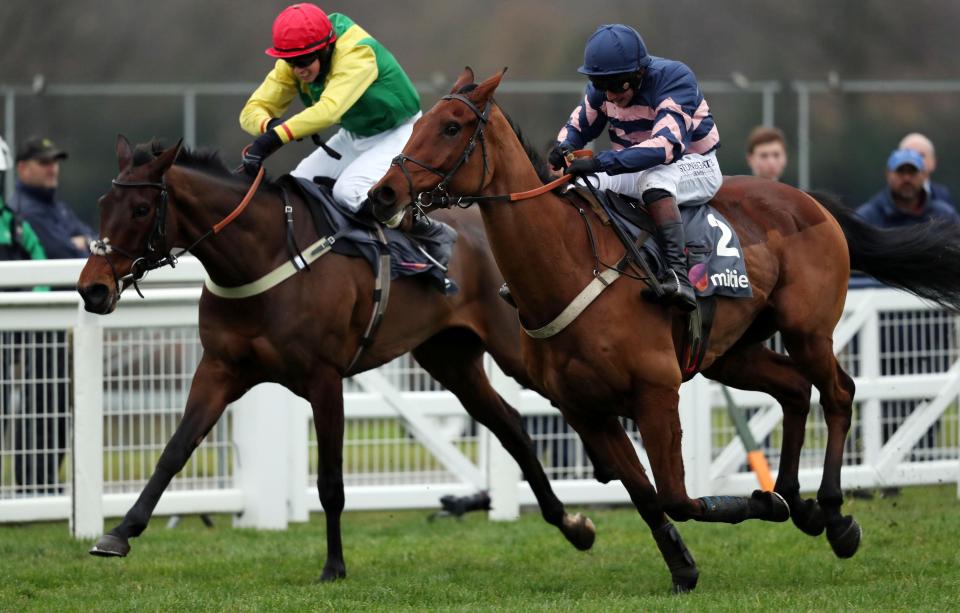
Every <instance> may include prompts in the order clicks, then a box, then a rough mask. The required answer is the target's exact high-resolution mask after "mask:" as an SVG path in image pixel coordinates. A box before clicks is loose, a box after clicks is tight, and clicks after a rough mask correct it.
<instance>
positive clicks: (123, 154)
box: [117, 134, 133, 172]
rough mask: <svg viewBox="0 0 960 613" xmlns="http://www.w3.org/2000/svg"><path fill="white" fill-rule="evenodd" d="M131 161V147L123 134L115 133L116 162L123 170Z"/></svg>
mask: <svg viewBox="0 0 960 613" xmlns="http://www.w3.org/2000/svg"><path fill="white" fill-rule="evenodd" d="M131 162H133V147H131V146H130V141H128V140H127V137H126V136H124V135H123V134H117V164H118V165H119V166H120V171H121V172H123V170H124V169H126V168H127V167H128V166H130V163H131Z"/></svg>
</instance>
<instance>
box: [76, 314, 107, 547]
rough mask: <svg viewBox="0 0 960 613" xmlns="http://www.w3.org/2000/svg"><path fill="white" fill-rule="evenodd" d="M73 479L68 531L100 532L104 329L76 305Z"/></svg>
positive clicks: (95, 534) (89, 534) (84, 534)
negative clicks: (77, 308)
mask: <svg viewBox="0 0 960 613" xmlns="http://www.w3.org/2000/svg"><path fill="white" fill-rule="evenodd" d="M72 381H73V444H72V446H71V447H72V453H73V461H72V463H71V464H72V467H73V478H72V482H73V483H72V490H73V491H72V493H73V497H72V503H73V504H72V508H71V512H70V534H71V535H73V537H74V538H78V539H89V538H97V537H98V536H100V534H101V533H102V532H103V328H101V327H100V323H99V321H98V320H97V316H96V315H92V314H90V313H87V312H86V311H85V310H84V309H83V306H82V305H81V306H80V308H79V312H78V315H77V321H76V325H75V326H74V328H73V378H72Z"/></svg>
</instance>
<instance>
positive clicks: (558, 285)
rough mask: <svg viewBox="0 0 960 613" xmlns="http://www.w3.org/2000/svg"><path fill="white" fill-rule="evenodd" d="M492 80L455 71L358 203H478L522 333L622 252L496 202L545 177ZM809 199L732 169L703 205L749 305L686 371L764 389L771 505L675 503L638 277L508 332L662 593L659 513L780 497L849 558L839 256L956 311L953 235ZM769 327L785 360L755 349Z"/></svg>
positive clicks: (665, 383)
mask: <svg viewBox="0 0 960 613" xmlns="http://www.w3.org/2000/svg"><path fill="white" fill-rule="evenodd" d="M502 74H503V73H500V74H498V75H495V76H493V77H491V78H490V79H488V80H486V81H484V82H483V83H480V84H479V85H476V84H475V83H474V81H473V72H472V71H471V70H470V69H469V68H468V69H466V70H465V71H464V73H463V74H462V75H461V76H460V78H459V79H458V81H457V83H456V84H455V85H454V87H453V89H452V90H451V93H450V95H447V96H444V97H443V99H441V100H440V101H439V102H438V103H437V104H436V105H435V106H434V107H433V108H432V109H431V110H430V111H429V112H428V113H427V114H426V115H424V116H423V118H422V119H420V121H419V122H418V123H417V125H416V127H415V129H414V132H413V135H412V136H411V138H410V140H409V141H408V143H407V145H406V147H405V148H404V151H403V153H402V154H401V155H400V156H398V158H397V159H395V160H394V164H393V166H392V167H391V169H390V171H389V172H388V173H387V174H386V175H385V176H384V177H383V178H382V179H381V180H380V182H379V183H378V184H377V185H376V186H374V188H373V189H372V190H371V192H370V197H371V199H372V200H373V202H374V213H375V215H376V216H377V217H378V218H380V219H395V218H396V216H397V215H398V214H399V212H401V211H402V210H403V209H404V208H405V207H408V206H411V204H413V205H415V206H420V207H429V206H431V205H437V204H438V203H439V204H440V205H443V204H446V205H448V206H449V205H450V204H459V205H460V206H461V207H462V206H465V205H467V204H469V203H471V202H478V203H479V208H480V211H481V213H482V214H483V220H484V223H485V225H486V228H487V236H488V237H489V240H490V245H491V248H492V249H493V252H494V257H495V258H496V261H497V264H498V265H499V267H500V270H501V271H502V272H503V275H504V278H505V279H506V280H507V282H508V283H509V286H510V288H511V290H512V293H513V296H514V298H515V300H516V303H517V305H518V307H519V312H520V316H521V322H522V323H523V324H524V326H525V327H526V328H527V329H534V328H539V327H541V326H544V325H545V324H547V322H551V320H553V319H554V318H555V317H556V316H557V314H558V313H560V312H561V311H562V310H564V308H565V307H566V306H567V305H568V304H570V303H571V301H572V300H573V299H574V297H575V296H577V295H578V293H579V292H580V291H581V290H582V289H583V288H584V287H586V286H587V285H588V284H590V283H591V282H592V280H593V278H594V277H595V276H597V275H598V272H599V271H598V270H597V268H598V266H597V265H596V264H595V262H596V261H597V260H596V259H595V256H599V261H600V262H609V263H613V262H617V261H618V260H620V258H621V257H622V256H623V255H624V252H625V249H624V246H623V245H622V244H621V242H620V241H619V240H618V239H617V237H616V236H615V235H614V233H613V232H612V231H611V230H610V229H609V228H607V227H605V226H602V225H601V224H600V223H599V221H598V220H597V219H596V218H594V221H593V222H592V223H590V224H588V225H589V226H592V228H593V229H592V230H591V231H589V232H585V231H584V219H588V217H590V216H592V215H591V214H590V213H587V214H586V215H587V217H585V216H584V212H583V211H582V210H578V209H579V207H578V206H577V205H573V206H572V204H573V201H571V200H569V199H568V198H565V197H563V196H562V195H560V194H558V193H556V192H548V193H545V194H543V195H542V196H539V197H536V198H533V199H530V200H526V201H524V202H510V201H509V197H508V196H507V194H511V193H514V194H515V193H517V192H521V191H529V190H532V189H535V188H537V187H538V186H540V185H541V184H542V182H543V181H544V180H545V178H546V176H547V175H546V174H545V172H539V173H538V170H540V171H542V170H544V169H543V168H542V162H539V161H538V160H537V159H536V156H535V155H534V154H533V153H532V152H531V151H530V150H529V147H526V146H525V145H524V144H523V142H522V139H520V138H519V133H518V132H517V131H516V130H515V128H513V125H512V123H511V122H510V121H509V119H508V118H506V117H505V115H504V114H503V113H502V111H501V110H500V109H499V107H497V105H496V104H495V103H494V102H493V98H492V96H493V93H494V91H495V90H496V88H497V86H498V85H499V83H500V79H501V77H502ZM531 162H534V164H532V163H531ZM537 163H539V164H540V166H541V168H535V166H536V164H537ZM438 177H440V181H439V183H438ZM821 200H822V201H821V202H818V200H817V199H815V198H813V197H811V196H810V195H808V194H805V193H803V192H801V191H798V190H796V189H794V188H791V187H789V186H786V185H782V184H779V183H772V182H770V181H765V180H761V179H754V178H747V177H736V178H730V179H727V180H726V181H725V183H724V186H723V188H722V189H721V190H720V192H719V193H718V194H717V196H716V198H715V200H714V201H713V202H712V204H713V206H715V207H716V208H717V209H718V210H719V211H720V212H721V213H722V214H723V215H724V216H725V217H726V218H727V220H729V221H730V222H731V223H732V224H733V225H734V226H735V228H736V231H737V233H738V235H739V237H740V239H741V241H742V246H743V248H744V249H743V252H744V253H743V255H744V258H745V260H746V267H747V270H748V273H749V278H750V280H751V282H752V285H753V297H752V298H750V299H737V300H734V299H725V298H720V299H718V300H717V307H716V317H715V321H714V327H713V332H712V336H711V338H710V342H709V347H708V350H707V354H706V356H705V359H704V361H703V374H704V375H706V376H707V377H710V378H712V379H714V380H716V381H719V382H721V383H724V384H726V385H729V386H732V387H736V388H740V389H748V390H759V391H763V392H766V393H768V394H770V395H771V396H773V397H774V398H775V399H776V400H777V401H778V402H779V403H780V405H781V406H782V407H783V412H784V424H783V432H784V435H783V449H782V456H781V457H782V459H781V463H780V470H779V474H778V477H777V482H776V486H775V491H776V493H777V495H774V496H770V495H764V493H761V492H755V493H754V494H753V495H752V496H751V497H749V498H747V497H734V496H722V497H703V498H691V497H689V496H688V495H687V491H686V488H685V486H684V468H683V462H682V460H681V455H680V439H681V431H680V421H679V417H678V411H677V404H678V390H679V387H680V384H681V381H682V378H683V377H682V373H681V369H680V367H679V365H678V355H680V353H681V350H682V346H681V345H682V331H683V329H684V327H685V326H684V318H683V316H682V315H680V314H679V313H677V312H672V311H670V310H668V309H666V308H664V307H663V306H661V305H659V304H655V303H651V302H649V301H647V300H645V299H644V298H643V297H642V296H641V294H642V291H643V289H644V286H643V284H642V283H634V282H631V281H629V280H618V281H617V282H614V283H612V284H611V285H610V286H609V289H606V291H605V292H604V293H602V294H601V295H600V296H599V297H598V298H597V299H596V301H595V302H593V303H592V304H591V305H590V306H589V307H588V308H587V309H586V310H585V311H583V312H582V313H581V314H580V316H579V318H577V319H576V320H574V321H573V323H572V324H570V325H569V326H568V327H567V328H565V329H564V330H563V331H562V332H560V333H558V334H556V335H555V336H552V337H551V338H547V339H543V340H537V339H533V338H528V337H524V339H523V359H524V361H525V363H526V365H527V369H528V372H529V373H530V375H531V376H532V377H533V380H534V384H535V385H536V386H537V387H538V388H539V389H542V390H544V391H545V392H546V394H547V396H548V397H549V398H550V399H551V400H552V401H553V402H554V403H555V404H557V405H558V406H559V407H560V408H561V411H562V412H563V415H564V417H565V418H566V419H567V421H568V422H569V423H570V424H571V425H572V426H573V427H574V428H575V429H576V430H577V432H578V433H579V434H580V436H581V437H582V438H583V440H584V442H585V443H586V444H587V445H588V446H590V447H591V448H592V449H593V451H594V453H596V454H597V455H598V457H599V460H600V461H601V462H602V463H604V464H606V465H607V466H609V467H611V468H613V469H614V472H615V473H616V474H617V476H619V477H620V479H621V481H622V482H623V484H624V486H625V487H626V488H627V490H628V491H629V493H630V496H631V498H632V500H633V501H634V503H635V505H636V507H637V509H638V510H639V512H640V514H641V515H642V516H643V519H644V520H646V522H647V524H648V525H649V526H650V528H651V530H652V531H653V534H654V537H655V539H656V541H657V544H658V545H659V547H660V550H661V552H662V554H663V556H664V558H665V560H666V562H667V565H668V567H669V568H670V570H671V573H672V575H673V581H674V588H675V589H676V590H678V591H682V590H687V589H692V588H693V587H694V586H695V584H696V580H697V575H698V573H697V570H696V566H695V564H694V562H693V558H692V557H690V555H689V553H688V552H687V551H686V549H685V547H684V546H683V544H682V541H681V540H680V538H679V535H678V534H677V532H676V529H675V528H674V527H673V526H672V524H670V523H669V521H668V520H667V516H669V517H671V518H673V519H675V520H677V521H686V520H690V519H693V520H698V521H710V522H726V523H738V522H740V521H743V520H745V519H751V518H758V519H764V520H770V521H783V520H785V519H786V518H787V516H788V510H787V508H786V505H789V514H790V515H792V518H793V521H794V523H796V525H797V526H798V527H800V528H801V529H802V530H804V531H805V532H807V533H809V534H811V535H818V534H820V533H821V532H822V531H823V529H824V527H826V531H827V538H828V540H829V541H830V544H831V545H832V547H833V549H834V552H835V553H836V555H838V556H840V557H850V556H852V555H853V554H854V553H855V552H856V550H857V547H858V546H859V542H860V528H859V526H858V524H857V523H856V522H855V521H854V520H853V518H852V517H850V516H846V517H845V516H843V515H841V513H840V507H841V504H842V502H843V496H842V492H841V489H840V468H841V465H842V463H843V462H842V460H843V450H844V441H845V438H846V436H847V432H848V430H849V428H850V420H851V403H852V401H853V394H854V384H853V381H852V380H851V378H850V377H849V376H848V375H847V374H846V373H845V372H843V370H842V369H841V367H840V365H839V364H838V363H837V360H836V358H835V357H834V354H833V340H832V334H833V329H834V327H835V326H836V324H837V322H838V320H839V319H840V316H841V313H842V311H843V304H844V299H845V296H846V289H847V282H848V278H849V275H850V269H851V260H852V261H853V264H854V265H855V266H856V267H857V268H858V269H859V270H863V271H865V272H867V273H869V274H871V275H873V276H875V277H877V278H878V279H880V280H882V281H886V282H889V283H891V284H893V285H897V286H900V287H905V288H907V289H909V290H911V291H914V292H915V293H918V294H920V295H922V296H924V297H927V298H931V299H933V300H937V301H939V302H941V303H942V304H947V305H949V306H952V307H954V308H955V307H956V306H957V305H958V302H960V282H958V281H960V265H958V262H960V257H957V256H958V255H960V254H958V249H957V247H956V245H957V243H958V241H957V240H956V237H957V231H956V228H955V227H952V226H951V227H949V228H940V229H939V230H936V231H934V230H931V229H918V230H916V231H907V232H902V231H898V232H894V233H892V232H882V231H878V230H874V229H871V228H869V227H868V226H866V225H865V224H863V223H862V222H859V221H858V220H857V219H856V218H855V217H853V216H852V215H851V214H850V213H848V212H845V209H843V207H842V206H840V205H838V204H837V203H831V202H829V201H828V200H826V199H824V198H821ZM845 235H846V238H845ZM594 237H595V244H592V243H593V241H594ZM934 256H935V257H936V258H937V261H938V265H939V267H938V269H937V270H935V271H932V270H929V269H928V266H929V261H930V259H929V258H931V257H934ZM600 268H601V270H602V267H600ZM776 331H779V332H780V333H781V335H782V337H783V342H784V344H785V346H786V348H787V350H788V351H789V357H788V356H786V355H781V354H778V353H775V352H773V351H771V350H770V349H768V348H766V347H765V346H764V345H763V344H762V343H763V341H764V340H765V339H767V338H768V337H770V336H771V335H772V334H773V333H774V332H776ZM811 383H812V384H813V385H815V386H816V387H817V389H818V390H819V391H820V398H821V403H822V405H823V410H824V415H825V418H826V422H827V429H828V440H827V450H826V457H825V461H824V469H823V480H822V483H821V487H820V490H819V492H818V494H817V500H816V502H814V501H812V500H803V499H802V498H801V497H800V494H799V482H798V479H797V470H798V464H799V457H800V450H801V446H802V445H803V438H804V425H805V422H806V418H807V413H808V411H809V408H810V391H811ZM621 416H625V417H630V418H632V419H634V420H635V421H636V423H637V425H638V427H639V430H640V433H641V436H642V438H643V443H644V446H645V448H646V450H647V452H648V455H649V458H650V464H651V467H652V469H653V474H654V477H655V479H656V489H654V487H653V485H652V484H651V483H650V481H649V480H648V478H647V476H646V475H645V474H644V469H643V467H642V465H641V464H640V462H639V461H638V459H637V455H636V453H635V452H634V449H633V448H632V446H631V443H630V441H629V439H628V438H627V436H626V435H625V433H624V431H623V428H622V427H621V425H620V422H619V420H618V417H621ZM784 500H785V501H786V503H784Z"/></svg>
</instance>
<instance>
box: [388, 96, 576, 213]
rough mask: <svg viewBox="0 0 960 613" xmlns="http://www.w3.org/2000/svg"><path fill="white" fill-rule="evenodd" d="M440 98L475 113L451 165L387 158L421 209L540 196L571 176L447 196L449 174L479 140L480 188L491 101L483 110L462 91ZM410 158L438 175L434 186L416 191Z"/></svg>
mask: <svg viewBox="0 0 960 613" xmlns="http://www.w3.org/2000/svg"><path fill="white" fill-rule="evenodd" d="M441 100H459V101H460V102H462V103H464V104H466V105H467V108H469V109H470V110H471V111H473V114H474V115H476V117H477V127H476V128H474V130H473V134H472V135H471V136H470V140H469V141H467V146H466V147H465V148H464V150H463V153H462V154H461V155H460V158H459V159H458V160H457V162H456V163H455V164H454V165H453V167H452V168H451V169H450V170H448V171H446V172H444V171H443V170H441V169H439V168H437V167H436V166H431V165H429V164H427V163H425V162H421V161H420V160H417V159H415V158H412V157H410V156H409V155H406V154H403V153H401V154H400V155H398V156H397V157H395V158H393V160H392V161H391V162H390V165H391V166H397V167H398V168H399V169H400V172H402V173H403V176H404V178H406V180H407V185H408V186H409V190H410V202H412V203H413V205H414V206H415V207H416V208H417V209H419V210H420V212H421V213H422V212H423V209H424V208H425V207H426V208H430V207H437V208H443V209H448V208H450V207H453V206H458V207H460V208H467V207H469V206H470V205H472V204H476V203H478V202H495V201H502V202H517V201H518V200H528V199H530V198H536V197H537V196H541V195H543V194H545V193H547V192H549V191H552V190H553V189H555V188H557V187H559V186H561V185H563V184H564V183H567V182H569V181H570V180H571V179H572V178H573V176H572V175H563V176H562V177H560V178H558V179H556V180H554V181H551V182H549V183H547V184H545V185H542V186H540V187H537V188H535V189H531V190H528V191H525V192H515V193H512V194H495V195H491V196H451V195H450V193H449V192H448V191H447V186H448V185H449V184H450V181H451V180H452V179H453V175H455V174H456V173H457V171H458V170H460V168H461V167H462V166H463V165H464V164H466V163H467V160H469V159H470V156H471V155H472V154H473V152H474V150H476V148H477V143H479V144H480V152H481V155H482V156H483V173H482V174H481V175H480V184H479V186H478V187H477V191H480V190H482V189H483V184H484V182H485V181H486V178H487V169H488V165H487V143H486V140H485V139H484V137H483V129H484V128H485V127H486V125H487V122H488V121H489V118H490V109H491V107H492V106H493V104H494V103H493V102H492V101H489V100H488V101H487V103H486V105H484V107H483V110H480V108H479V107H478V106H477V105H476V104H474V103H473V101H471V100H470V99H469V98H467V97H466V96H464V95H463V94H447V95H446V96H444V97H442V98H441ZM407 162H410V163H411V164H414V165H416V166H419V167H420V168H422V169H424V170H426V171H427V172H431V173H433V174H435V175H437V176H438V177H440V182H439V183H437V185H436V187H434V188H433V189H432V190H430V191H427V192H419V193H416V192H415V191H414V188H413V177H412V176H411V175H410V171H409V170H408V169H407V166H406V163H407Z"/></svg>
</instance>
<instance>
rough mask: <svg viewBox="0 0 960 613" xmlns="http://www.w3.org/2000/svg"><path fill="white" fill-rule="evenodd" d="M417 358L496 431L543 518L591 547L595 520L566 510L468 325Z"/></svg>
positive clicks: (435, 340) (432, 342)
mask: <svg viewBox="0 0 960 613" xmlns="http://www.w3.org/2000/svg"><path fill="white" fill-rule="evenodd" d="M413 355H414V357H415V358H416V360H417V362H419V363H420V365H421V366H423V367H424V368H425V369H426V370H427V372H429V373H430V374H431V375H432V376H433V377H434V378H435V379H436V380H437V381H439V382H440V383H442V384H443V385H444V386H445V387H446V388H447V389H448V390H450V391H451V392H453V394H454V395H456V397H457V399H458V400H460V402H461V404H463V406H464V408H465V409H466V410H467V413H469V414H470V416H471V417H473V418H474V419H476V420H477V421H478V422H480V423H481V424H483V425H484V426H486V427H487V428H489V429H490V431H491V432H493V434H494V436H496V437H497V438H498V439H499V440H500V442H501V443H502V444H503V446H504V448H505V449H506V450H507V451H508V452H509V453H510V455H511V456H513V459H514V460H516V461H517V464H519V465H520V469H521V470H522V471H523V475H524V477H525V478H526V480H527V483H529V484H530V489H531V490H533V493H534V495H535V496H536V497H537V502H538V503H539V505H540V512H541V513H542V514H543V518H544V519H545V520H546V521H547V522H548V523H549V524H551V525H554V526H556V527H557V528H559V529H560V531H561V532H563V534H564V536H566V537H567V540H569V541H570V542H571V543H572V544H573V545H574V547H576V548H577V549H580V550H586V549H590V547H591V546H592V545H593V541H594V538H595V530H594V527H593V522H591V521H590V520H589V519H587V518H585V517H583V516H581V515H580V514H577V515H574V516H571V515H568V514H567V513H566V511H565V510H564V508H563V503H562V502H560V500H559V499H558V498H557V496H556V494H554V493H553V489H552V488H551V487H550V481H549V480H548V479H547V476H546V474H545V473H544V472H543V466H542V465H541V464H540V461H539V460H538V459H537V456H536V454H535V453H534V451H533V443H532V442H531V440H530V437H528V436H527V434H526V432H524V431H523V427H522V425H521V421H520V414H519V413H517V411H516V409H514V408H513V407H511V406H510V405H509V404H507V403H506V402H505V401H504V400H503V398H501V397H500V396H499V395H498V394H497V392H496V391H495V390H494V389H493V387H491V385H490V381H489V380H488V379H487V375H486V373H485V372H484V370H483V345H482V343H481V342H480V339H479V338H478V337H477V336H476V335H475V334H473V333H472V332H470V331H469V330H466V329H452V330H447V331H444V332H441V333H439V334H437V335H435V336H433V337H432V338H430V339H428V340H427V341H426V342H424V343H423V344H421V345H420V346H419V347H417V348H416V349H415V350H414V351H413Z"/></svg>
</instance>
